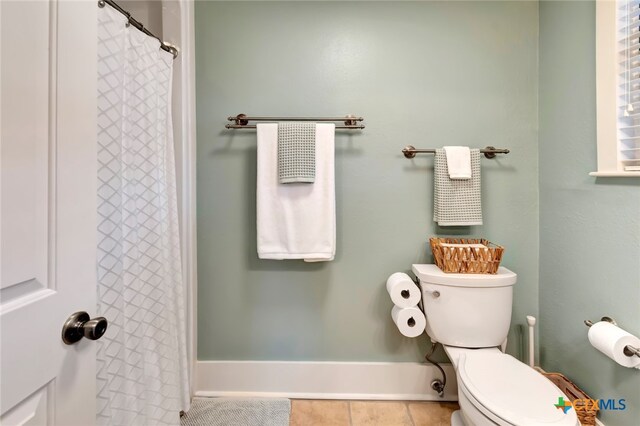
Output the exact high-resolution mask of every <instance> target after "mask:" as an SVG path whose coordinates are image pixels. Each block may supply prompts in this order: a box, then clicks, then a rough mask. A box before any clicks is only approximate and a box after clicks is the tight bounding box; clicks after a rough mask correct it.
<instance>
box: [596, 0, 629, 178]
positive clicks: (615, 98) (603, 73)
mask: <svg viewBox="0 0 640 426" xmlns="http://www.w3.org/2000/svg"><path fill="white" fill-rule="evenodd" d="M596 83H597V88H596V94H597V115H598V123H597V125H598V132H597V138H598V171H597V172H593V173H591V175H592V176H640V0H597V2H596Z"/></svg>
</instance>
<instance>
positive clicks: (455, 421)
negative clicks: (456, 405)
mask: <svg viewBox="0 0 640 426" xmlns="http://www.w3.org/2000/svg"><path fill="white" fill-rule="evenodd" d="M451 426H467V425H466V423H465V422H464V420H463V417H462V411H460V410H456V411H454V412H453V413H451Z"/></svg>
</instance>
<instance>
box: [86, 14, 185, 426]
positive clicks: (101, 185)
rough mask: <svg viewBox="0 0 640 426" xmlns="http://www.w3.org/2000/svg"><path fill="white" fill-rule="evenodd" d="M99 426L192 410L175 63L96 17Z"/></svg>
mask: <svg viewBox="0 0 640 426" xmlns="http://www.w3.org/2000/svg"><path fill="white" fill-rule="evenodd" d="M98 19H99V25H98V28H99V29H98V163H99V164H98V259H97V267H98V311H99V313H100V315H103V316H105V317H106V318H107V319H108V320H109V328H108V330H107V332H106V334H105V335H104V336H103V338H102V339H101V340H99V341H98V342H97V343H98V345H99V346H98V366H97V422H98V424H105V425H106V424H108V425H178V424H179V423H180V418H179V413H180V411H181V410H184V411H186V410H187V408H188V404H189V387H188V375H187V351H186V338H185V336H186V326H185V302H184V293H185V289H184V282H183V278H182V271H181V262H180V240H179V234H178V232H179V230H178V214H177V197H176V183H175V165H174V153H173V135H172V127H171V77H172V60H173V58H172V55H171V54H169V53H167V52H165V51H163V50H160V49H159V42H158V41H157V40H155V39H153V38H151V37H148V36H146V35H144V34H143V33H142V32H140V31H138V30H137V29H135V28H134V27H132V26H130V27H128V26H127V25H126V23H127V20H126V18H125V17H124V16H123V15H121V14H120V13H118V12H117V11H115V10H113V9H112V8H111V7H108V6H107V7H103V8H100V9H98Z"/></svg>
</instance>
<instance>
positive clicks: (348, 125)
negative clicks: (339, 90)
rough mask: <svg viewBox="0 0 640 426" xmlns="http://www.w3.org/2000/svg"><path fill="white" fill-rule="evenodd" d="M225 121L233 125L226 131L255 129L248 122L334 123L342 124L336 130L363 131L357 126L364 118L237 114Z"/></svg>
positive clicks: (254, 126) (360, 125)
mask: <svg viewBox="0 0 640 426" xmlns="http://www.w3.org/2000/svg"><path fill="white" fill-rule="evenodd" d="M227 120H228V121H233V122H234V123H235V124H227V125H226V126H224V127H226V128H227V129H255V128H256V125H255V124H252V125H250V124H249V122H250V121H274V122H277V121H321V122H331V121H336V122H343V123H344V126H336V129H349V130H359V129H364V124H357V123H358V122H359V121H360V122H361V121H364V118H362V117H356V116H355V115H346V116H344V117H249V116H247V115H245V114H238V115H236V116H235V117H233V116H232V117H227Z"/></svg>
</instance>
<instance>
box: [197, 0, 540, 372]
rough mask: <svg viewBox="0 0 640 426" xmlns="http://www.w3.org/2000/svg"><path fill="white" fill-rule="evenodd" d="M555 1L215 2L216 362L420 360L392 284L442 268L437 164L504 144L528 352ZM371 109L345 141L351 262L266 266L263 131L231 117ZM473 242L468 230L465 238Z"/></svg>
mask: <svg viewBox="0 0 640 426" xmlns="http://www.w3.org/2000/svg"><path fill="white" fill-rule="evenodd" d="M537 43H538V5H537V3H531V2H486V3H485V2H469V3H462V2H443V3H438V2H366V3H364V2H353V3H351V2H282V3H278V2H197V4H196V62H197V63H196V74H197V113H198V116H197V119H198V135H197V136H198V152H197V157H198V164H197V168H198V177H197V186H198V194H197V195H198V358H199V359H201V360H222V359H227V360H346V361H419V360H421V359H422V356H423V355H424V353H425V351H426V348H427V346H428V343H427V340H426V338H425V337H423V338H421V339H414V340H411V339H405V338H402V337H401V336H400V334H399V333H398V331H397V330H396V329H394V325H393V323H392V322H391V320H390V311H391V307H392V304H391V302H390V300H389V298H388V296H387V294H386V293H385V290H384V283H385V280H386V278H387V277H388V276H389V275H390V274H391V273H392V272H394V271H399V270H400V271H408V270H409V269H410V267H411V263H414V262H427V261H429V260H430V258H429V256H428V255H427V251H426V242H427V239H428V237H429V236H431V235H434V234H436V233H437V234H447V233H449V230H447V229H436V228H435V227H434V224H433V222H432V220H431V219H432V205H433V203H432V199H433V195H432V185H433V183H432V182H433V157H431V156H421V157H419V158H416V159H415V161H409V160H406V159H404V157H403V156H402V154H401V153H400V150H401V149H402V148H403V147H404V146H405V145H408V144H414V145H416V146H417V147H424V148H430V147H439V146H442V145H447V144H449V145H456V144H462V145H471V146H475V147H484V146H486V145H494V146H496V147H505V148H509V149H511V151H512V153H511V154H509V155H508V156H504V157H500V158H498V159H496V160H483V161H482V164H483V170H482V173H483V190H484V194H483V202H484V215H485V226H483V227H481V228H479V229H477V230H473V235H483V236H486V237H488V238H489V239H491V240H493V241H496V242H498V243H501V244H504V245H505V246H506V247H507V250H506V256H505V259H504V265H506V266H507V267H509V268H512V269H513V270H514V271H516V272H517V273H518V274H519V281H518V284H517V286H516V289H515V307H514V324H513V330H514V332H512V335H511V336H512V339H511V342H510V346H511V349H510V350H511V351H512V352H513V353H520V352H521V349H520V347H519V346H520V345H519V342H520V340H521V336H520V334H519V332H518V330H519V328H518V327H519V325H520V324H522V323H523V319H524V316H525V315H526V314H534V315H536V314H537V311H538V304H537V295H538V287H537V283H538V192H537V169H538V165H537V160H538V150H537V110H538V105H537V92H538V88H537V81H538V74H537V51H538V45H537ZM238 113H247V114H254V115H300V116H305V115H306V116H333V115H342V114H348V113H354V114H358V115H362V116H364V117H365V118H366V125H367V128H366V129H365V130H364V131H362V132H352V133H345V132H340V133H339V134H338V136H337V138H336V191H337V223H338V233H337V235H338V240H337V241H338V242H337V256H336V260H335V261H333V262H330V263H319V264H305V263H303V262H301V261H267V260H259V259H258V257H257V254H256V213H255V209H256V203H255V196H256V186H255V180H256V170H255V169H256V136H255V131H235V132H234V131H225V130H224V124H225V120H226V117H227V116H229V115H235V114H238ZM456 233H458V234H463V235H466V234H468V233H469V230H468V229H459V230H456Z"/></svg>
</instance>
